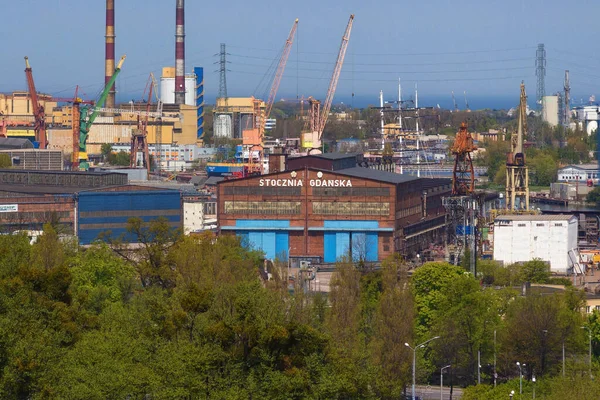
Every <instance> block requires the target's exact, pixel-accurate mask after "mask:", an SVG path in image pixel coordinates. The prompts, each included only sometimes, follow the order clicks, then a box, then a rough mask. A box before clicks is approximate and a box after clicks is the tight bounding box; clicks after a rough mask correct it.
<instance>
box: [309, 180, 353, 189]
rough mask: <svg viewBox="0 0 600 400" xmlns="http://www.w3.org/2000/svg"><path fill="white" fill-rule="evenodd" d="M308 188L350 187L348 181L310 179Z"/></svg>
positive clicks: (350, 184) (350, 183) (350, 182)
mask: <svg viewBox="0 0 600 400" xmlns="http://www.w3.org/2000/svg"><path fill="white" fill-rule="evenodd" d="M310 186H315V187H352V181H351V180H350V179H322V180H318V179H311V180H310Z"/></svg>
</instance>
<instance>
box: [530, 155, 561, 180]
mask: <svg viewBox="0 0 600 400" xmlns="http://www.w3.org/2000/svg"><path fill="white" fill-rule="evenodd" d="M528 164H529V165H530V168H531V169H532V171H531V172H532V173H531V183H532V184H533V185H537V186H550V184H551V183H552V182H554V181H555V180H556V174H557V171H558V162H557V159H556V158H554V157H553V156H552V154H548V153H545V152H540V153H538V154H537V155H535V156H534V157H533V158H532V159H531V160H529V162H528Z"/></svg>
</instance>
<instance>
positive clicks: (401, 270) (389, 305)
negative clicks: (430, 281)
mask: <svg viewBox="0 0 600 400" xmlns="http://www.w3.org/2000/svg"><path fill="white" fill-rule="evenodd" d="M382 270H383V273H382V279H381V281H382V282H381V283H382V292H381V297H380V299H379V302H378V306H377V314H376V318H375V321H374V325H375V326H374V339H373V342H372V344H371V351H372V357H373V365H375V366H377V369H378V373H377V381H376V383H377V392H378V397H380V398H399V397H400V395H401V391H402V388H404V387H405V386H406V385H407V384H408V382H409V379H408V377H409V369H410V365H411V354H410V351H409V349H408V348H407V347H406V346H404V342H412V336H413V332H412V330H413V325H412V324H411V323H407V321H412V320H413V318H414V315H413V307H412V306H413V302H412V295H411V293H410V290H409V288H408V277H407V266H406V264H405V263H403V262H402V260H401V259H400V257H399V256H392V257H390V258H388V259H386V260H384V261H383V263H382Z"/></svg>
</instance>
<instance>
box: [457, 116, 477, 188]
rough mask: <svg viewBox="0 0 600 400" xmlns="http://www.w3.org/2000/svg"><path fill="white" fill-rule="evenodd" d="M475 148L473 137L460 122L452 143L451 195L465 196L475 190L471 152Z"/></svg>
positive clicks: (464, 124) (465, 125)
mask: <svg viewBox="0 0 600 400" xmlns="http://www.w3.org/2000/svg"><path fill="white" fill-rule="evenodd" d="M475 150H477V146H475V144H474V143H473V137H472V136H471V134H470V133H469V131H468V130H467V124H466V123H465V122H463V123H461V124H460V129H459V130H458V132H457V134H456V138H455V139H454V144H453V145H452V154H454V171H453V174H452V195H453V196H467V195H470V194H473V192H474V191H475V173H474V170H473V161H472V160H471V153H472V152H473V151H475Z"/></svg>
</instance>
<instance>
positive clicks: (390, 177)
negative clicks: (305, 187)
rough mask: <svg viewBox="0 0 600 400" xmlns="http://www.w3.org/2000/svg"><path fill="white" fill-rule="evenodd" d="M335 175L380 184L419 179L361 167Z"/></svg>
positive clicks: (348, 169)
mask: <svg viewBox="0 0 600 400" xmlns="http://www.w3.org/2000/svg"><path fill="white" fill-rule="evenodd" d="M334 172H335V173H336V174H341V175H348V176H354V177H356V178H365V179H372V180H375V181H380V182H387V183H394V184H397V183H405V182H410V181H416V180H418V179H420V178H417V177H414V176H410V175H400V174H395V173H393V172H387V171H380V170H377V169H371V168H363V167H354V168H345V169H340V170H337V171H334ZM444 180H445V181H449V179H444Z"/></svg>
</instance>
